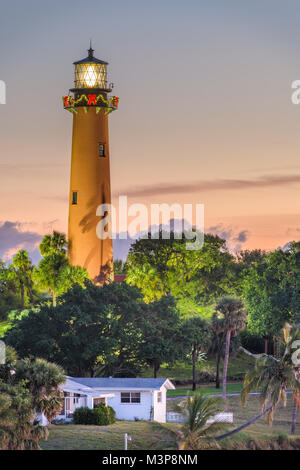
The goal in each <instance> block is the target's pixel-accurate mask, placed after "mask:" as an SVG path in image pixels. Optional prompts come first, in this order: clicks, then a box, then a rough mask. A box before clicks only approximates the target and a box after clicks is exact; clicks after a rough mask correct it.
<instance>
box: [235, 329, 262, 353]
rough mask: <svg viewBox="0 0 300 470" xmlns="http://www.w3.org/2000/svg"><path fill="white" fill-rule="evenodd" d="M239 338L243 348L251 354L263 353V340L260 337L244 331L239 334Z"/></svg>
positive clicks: (246, 330)
mask: <svg viewBox="0 0 300 470" xmlns="http://www.w3.org/2000/svg"><path fill="white" fill-rule="evenodd" d="M239 338H240V342H241V345H242V346H243V348H245V349H247V350H248V351H250V352H252V353H253V354H259V353H263V352H264V339H263V338H262V337H261V336H260V335H258V334H256V333H252V332H251V331H249V330H248V329H245V330H243V331H240V332H239Z"/></svg>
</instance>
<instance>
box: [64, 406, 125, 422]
mask: <svg viewBox="0 0 300 470" xmlns="http://www.w3.org/2000/svg"><path fill="white" fill-rule="evenodd" d="M115 415H116V413H115V410H113V408H111V407H110V406H106V405H105V404H104V403H99V404H98V405H97V406H96V407H95V408H94V409H90V408H88V407H87V406H85V407H81V408H77V409H76V410H75V411H74V414H73V422H74V424H90V425H95V426H107V425H108V424H113V423H115V421H116V419H115Z"/></svg>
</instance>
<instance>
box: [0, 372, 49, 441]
mask: <svg viewBox="0 0 300 470" xmlns="http://www.w3.org/2000/svg"><path fill="white" fill-rule="evenodd" d="M47 435H48V430H47V428H46V427H42V426H40V425H39V424H38V422H37V421H35V420H34V410H33V407H32V402H31V397H30V393H29V391H28V390H27V389H26V388H25V387H24V386H23V385H21V384H17V385H14V386H12V385H9V384H6V383H4V382H3V381H1V380H0V449H1V450H34V449H39V441H40V440H41V439H46V438H47Z"/></svg>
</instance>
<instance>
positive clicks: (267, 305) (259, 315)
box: [243, 242, 300, 353]
mask: <svg viewBox="0 0 300 470" xmlns="http://www.w3.org/2000/svg"><path fill="white" fill-rule="evenodd" d="M299 293H300V253H299V243H295V242H293V243H291V244H290V247H289V249H288V250H286V251H283V250H276V251H274V252H270V253H269V254H268V255H267V256H265V257H264V258H263V259H262V261H261V262H260V263H256V264H255V265H253V266H252V267H251V268H250V269H249V272H248V274H247V276H246V277H245V279H244V283H243V298H244V300H245V304H246V308H247V311H248V312H249V330H250V331H251V332H253V333H257V334H259V335H260V336H262V337H264V338H265V339H266V341H267V340H269V339H270V338H272V337H273V338H276V337H278V336H279V335H280V332H281V330H282V328H283V327H284V324H285V323H286V322H290V323H293V321H294V320H295V318H296V316H297V314H298V312H299V309H300V295H299ZM267 350H268V348H267V344H266V348H265V352H266V353H267Z"/></svg>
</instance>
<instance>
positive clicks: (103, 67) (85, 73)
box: [74, 46, 111, 92]
mask: <svg viewBox="0 0 300 470" xmlns="http://www.w3.org/2000/svg"><path fill="white" fill-rule="evenodd" d="M88 54H89V55H88V57H86V58H85V59H82V60H79V61H77V62H74V65H75V90H76V91H80V90H82V89H87V88H93V89H98V90H103V91H107V92H109V91H111V88H108V87H107V65H108V63H107V62H104V61H103V60H100V59H96V57H94V50H93V49H92V46H90V48H89V50H88ZM75 90H74V91H75Z"/></svg>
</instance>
